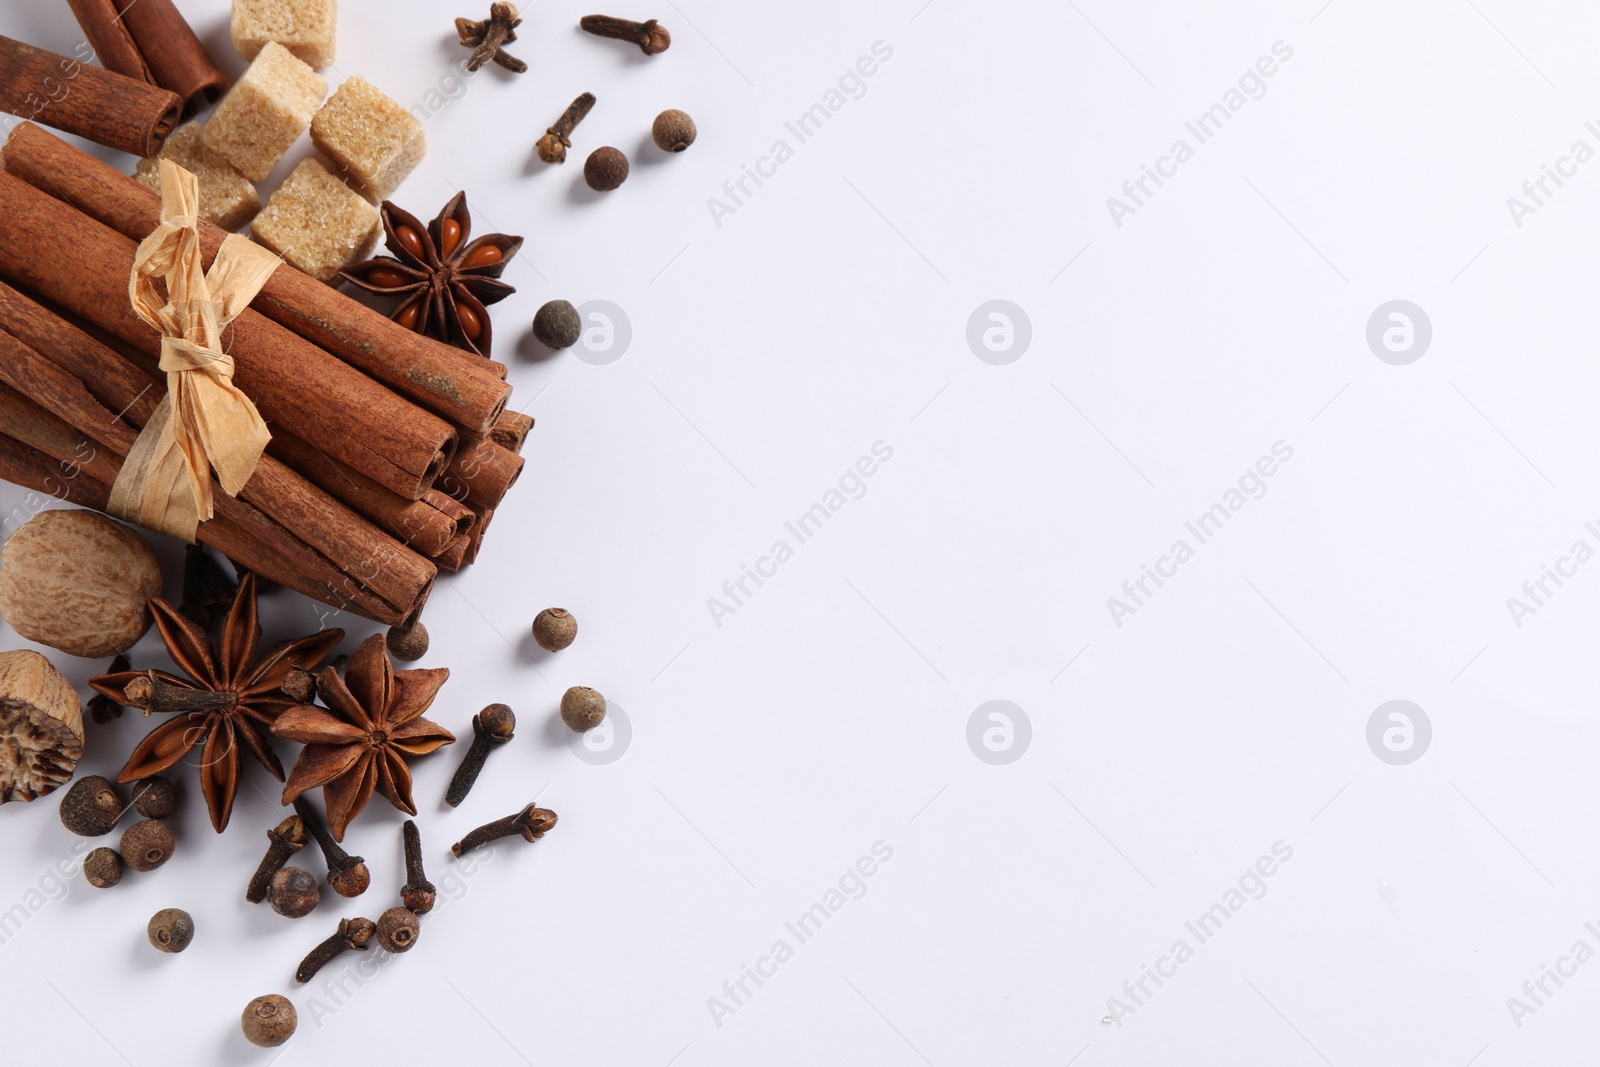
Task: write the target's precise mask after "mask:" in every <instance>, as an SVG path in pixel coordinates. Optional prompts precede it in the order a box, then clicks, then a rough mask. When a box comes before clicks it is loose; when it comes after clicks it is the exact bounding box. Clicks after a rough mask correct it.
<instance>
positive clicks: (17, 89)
mask: <svg viewBox="0 0 1600 1067" xmlns="http://www.w3.org/2000/svg"><path fill="white" fill-rule="evenodd" d="M85 51H87V49H85ZM182 111H183V101H182V100H180V99H179V98H178V96H177V94H175V93H170V92H168V91H167V90H165V89H160V88H157V87H156V86H154V85H147V84H146V83H144V82H142V81H136V80H134V79H133V78H129V77H125V76H124V75H121V74H118V73H117V72H116V71H111V70H105V69H103V68H101V67H92V66H90V65H89V64H87V63H85V62H83V61H82V60H81V59H77V58H72V57H69V56H62V55H57V54H56V53H54V52H46V51H45V50H43V49H41V48H35V47H33V46H32V45H29V44H23V43H22V42H21V41H14V40H12V39H11V38H10V37H0V112H5V113H6V114H8V115H20V116H22V117H23V118H25V119H32V120H34V121H35V122H42V123H45V124H46V125H48V126H54V127H55V128H56V129H58V130H64V131H65V132H67V133H75V134H77V135H78V136H80V137H85V138H88V139H89V140H91V141H93V142H94V143H95V144H101V145H105V146H106V147H107V148H116V149H120V150H121V151H124V152H132V153H133V154H134V155H138V156H153V155H155V154H156V153H157V152H159V151H161V146H162V145H164V144H166V142H167V135H168V134H170V133H172V130H173V128H174V127H175V126H177V124H178V118H179V115H180V114H181V113H182ZM129 180H130V181H131V180H132V179H129ZM154 228H155V227H153V226H152V227H151V229H154Z"/></svg>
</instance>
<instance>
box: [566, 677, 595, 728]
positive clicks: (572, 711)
mask: <svg viewBox="0 0 1600 1067" xmlns="http://www.w3.org/2000/svg"><path fill="white" fill-rule="evenodd" d="M605 717H606V698H605V697H603V696H601V695H600V694H599V693H597V692H595V691H594V690H593V689H590V688H589V687H588V686H586V685H575V686H573V687H572V688H571V689H568V690H567V691H566V692H565V693H563V694H561V719H562V721H563V722H565V723H566V724H567V725H568V726H569V727H571V728H572V729H573V730H576V731H577V732H578V733H580V734H581V733H585V732H587V731H589V730H593V729H594V728H595V727H596V726H599V725H600V723H601V722H602V721H603V720H604V719H605Z"/></svg>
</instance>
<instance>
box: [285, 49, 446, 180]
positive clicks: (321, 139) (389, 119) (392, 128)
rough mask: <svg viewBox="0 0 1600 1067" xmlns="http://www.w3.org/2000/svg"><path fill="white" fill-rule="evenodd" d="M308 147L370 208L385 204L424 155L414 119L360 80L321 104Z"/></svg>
mask: <svg viewBox="0 0 1600 1067" xmlns="http://www.w3.org/2000/svg"><path fill="white" fill-rule="evenodd" d="M311 143H312V144H314V145H316V146H317V149H318V151H320V152H321V153H322V154H323V155H325V156H327V157H328V158H329V159H330V160H332V161H333V163H334V167H333V169H334V170H335V171H336V172H338V173H340V174H341V175H342V176H343V177H344V179H345V181H347V182H349V183H350V185H351V186H352V187H353V188H355V189H356V190H357V191H358V192H360V193H361V194H362V195H363V196H365V197H366V198H367V199H368V200H370V201H372V202H373V203H374V204H377V203H381V202H382V201H384V200H387V199H389V195H390V194H391V193H393V192H394V191H395V190H396V189H397V188H399V186H400V183H401V182H403V181H405V179H406V175H408V174H410V173H411V171H412V170H413V169H414V168H415V167H416V165H417V164H418V163H420V162H421V161H422V157H423V155H424V154H425V153H426V152H427V151H428V141H427V138H426V137H424V136H423V134H422V123H421V122H420V121H418V120H417V117H416V116H415V115H413V114H411V112H409V111H407V110H406V109H405V108H403V107H401V106H400V105H399V104H397V103H395V102H394V101H393V100H391V99H390V98H389V97H387V96H385V95H383V94H382V93H380V92H379V91H378V90H377V89H375V88H373V87H372V84H371V83H370V82H368V81H367V80H366V79H365V78H361V77H353V78H350V79H349V80H348V81H346V82H345V83H344V84H343V85H341V86H339V88H338V89H337V90H336V91H335V92H334V94H333V96H331V97H329V98H328V102H327V103H326V104H324V105H322V110H321V111H319V112H317V117H316V118H314V119H312V120H311Z"/></svg>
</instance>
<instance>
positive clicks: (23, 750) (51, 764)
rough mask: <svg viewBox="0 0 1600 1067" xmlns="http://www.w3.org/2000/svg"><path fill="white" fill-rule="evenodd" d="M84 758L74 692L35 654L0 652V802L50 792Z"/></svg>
mask: <svg viewBox="0 0 1600 1067" xmlns="http://www.w3.org/2000/svg"><path fill="white" fill-rule="evenodd" d="M13 536H15V535H13ZM82 757H83V709H82V708H81V707H80V706H79V704H78V691H77V690H76V689H74V688H72V684H71V683H70V682H68V681H67V680H66V679H65V678H63V677H62V676H61V672H60V671H58V670H56V669H55V668H54V667H52V666H51V665H50V661H49V660H47V659H45V658H44V657H43V656H41V655H39V653H37V652H33V651H30V650H28V649H16V650H14V651H11V652H0V804H5V803H7V802H9V801H13V800H20V801H22V802H23V803H27V802H29V801H33V800H37V799H39V798H40V797H42V796H44V795H46V794H47V793H51V792H54V791H55V790H56V789H57V788H58V787H59V786H61V785H62V784H63V783H64V782H66V780H67V779H69V778H71V777H72V772H73V771H75V770H77V768H78V760H79V759H81V758H82ZM69 829H70V827H69ZM102 832H103V831H102ZM90 836H93V835H90Z"/></svg>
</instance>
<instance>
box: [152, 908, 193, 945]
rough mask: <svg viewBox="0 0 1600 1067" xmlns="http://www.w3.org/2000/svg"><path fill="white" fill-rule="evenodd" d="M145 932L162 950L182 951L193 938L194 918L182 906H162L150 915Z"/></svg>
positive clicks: (153, 943)
mask: <svg viewBox="0 0 1600 1067" xmlns="http://www.w3.org/2000/svg"><path fill="white" fill-rule="evenodd" d="M145 933H146V934H147V935H148V936H149V938H150V943H151V944H152V945H154V946H155V947H156V948H158V949H160V950H161V951H162V952H182V951H183V950H184V949H186V948H188V947H189V942H191V941H193V940H194V919H193V918H192V917H191V916H190V915H189V913H188V912H186V911H184V910H183V909H182V908H162V909H161V910H160V911H158V912H156V913H155V914H154V915H152V916H150V925H149V927H148V928H147V929H146V931H145Z"/></svg>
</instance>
